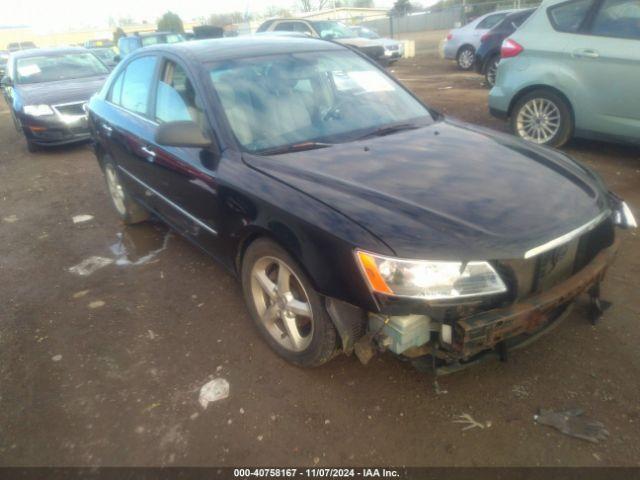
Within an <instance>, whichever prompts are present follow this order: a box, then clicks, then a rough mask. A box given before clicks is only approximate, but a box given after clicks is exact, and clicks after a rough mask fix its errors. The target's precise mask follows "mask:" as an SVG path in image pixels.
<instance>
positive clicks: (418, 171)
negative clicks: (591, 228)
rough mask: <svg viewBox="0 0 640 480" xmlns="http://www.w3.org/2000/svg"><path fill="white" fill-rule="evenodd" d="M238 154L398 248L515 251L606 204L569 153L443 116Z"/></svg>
mask: <svg viewBox="0 0 640 480" xmlns="http://www.w3.org/2000/svg"><path fill="white" fill-rule="evenodd" d="M245 161H246V162H247V163H248V164H249V165H250V166H252V167H254V168H256V169H258V170H260V171H262V172H263V173H265V174H267V175H270V176H272V177H275V178H277V179H279V180H281V181H282V182H285V183H287V184H289V185H290V186H291V187H293V188H296V189H298V190H300V191H302V192H305V193H306V194H308V195H311V196H312V197H314V198H316V199H317V200H319V201H320V202H322V203H324V204H325V205H327V206H329V207H331V208H333V209H334V210H337V211H339V212H341V213H342V214H344V215H345V216H347V217H349V218H350V219H351V220H353V221H355V222H357V223H358V224H360V225H361V226H362V227H364V228H366V229H367V230H368V231H369V232H371V233H372V234H373V235H374V236H376V237H377V238H378V239H380V240H382V241H383V242H384V243H386V244H387V245H388V246H389V248H391V249H392V250H393V251H394V252H395V254H396V255H398V256H399V257H402V258H433V259H441V260H447V259H463V260H481V259H505V258H522V257H523V255H524V253H525V252H526V251H527V250H529V249H531V248H534V247H536V246H539V245H541V244H544V243H546V242H548V241H550V240H552V239H555V238H557V237H559V236H561V235H564V234H566V233H568V232H570V231H572V230H574V229H576V228H578V227H581V226H583V225H584V224H586V223H588V222H589V221H591V220H593V219H594V218H595V217H597V216H598V215H599V214H601V213H602V212H606V211H608V210H609V203H608V196H607V190H606V188H605V187H604V185H603V184H602V182H601V180H600V179H599V178H598V177H597V176H596V175H594V174H593V173H591V172H590V171H589V170H587V169H586V168H584V167H582V166H581V165H579V164H578V163H577V162H575V161H573V160H571V159H569V157H567V156H565V155H563V154H561V153H559V152H555V151H553V150H550V149H546V148H541V147H537V146H533V145H529V144H527V143H524V142H523V141H520V140H518V139H515V138H514V137H511V136H508V135H503V134H498V133H495V132H489V131H488V130H484V129H481V128H479V127H474V126H470V125H467V124H463V123H457V122H452V121H441V122H437V123H435V124H433V125H431V126H428V127H423V128H420V129H416V130H411V131H403V132H400V133H396V134H392V135H388V136H384V137H376V138H373V139H367V140H363V141H356V142H352V143H345V144H338V145H334V146H332V147H329V148H324V149H318V150H311V151H305V152H297V153H290V154H284V155H275V156H254V155H246V154H245Z"/></svg>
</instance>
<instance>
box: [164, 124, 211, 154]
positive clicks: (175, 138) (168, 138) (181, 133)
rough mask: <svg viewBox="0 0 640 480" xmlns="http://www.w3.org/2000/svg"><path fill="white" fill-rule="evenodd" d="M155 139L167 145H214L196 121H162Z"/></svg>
mask: <svg viewBox="0 0 640 480" xmlns="http://www.w3.org/2000/svg"><path fill="white" fill-rule="evenodd" d="M155 140H156V143H157V144H159V145H164V146H167V147H189V148H207V147H211V146H213V145H214V142H213V141H212V140H211V139H210V138H207V137H206V136H205V135H204V134H203V133H202V131H201V130H200V127H199V126H198V125H196V123H195V122H167V123H162V124H160V126H158V130H156V135H155Z"/></svg>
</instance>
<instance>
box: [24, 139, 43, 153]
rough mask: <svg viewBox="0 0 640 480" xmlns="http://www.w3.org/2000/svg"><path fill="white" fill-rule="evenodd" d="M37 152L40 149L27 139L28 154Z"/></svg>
mask: <svg viewBox="0 0 640 480" xmlns="http://www.w3.org/2000/svg"><path fill="white" fill-rule="evenodd" d="M38 150H40V147H39V146H38V145H37V144H35V143H33V142H32V141H31V140H29V139H27V151H28V152H29V153H36V152H37V151H38Z"/></svg>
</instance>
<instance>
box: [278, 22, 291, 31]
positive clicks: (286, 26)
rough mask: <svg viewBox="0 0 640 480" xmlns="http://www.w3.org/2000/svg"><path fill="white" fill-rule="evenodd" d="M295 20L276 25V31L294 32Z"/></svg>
mask: <svg viewBox="0 0 640 480" xmlns="http://www.w3.org/2000/svg"><path fill="white" fill-rule="evenodd" d="M293 25H294V23H293V22H280V23H278V24H277V25H276V28H274V30H275V31H276V32H293Z"/></svg>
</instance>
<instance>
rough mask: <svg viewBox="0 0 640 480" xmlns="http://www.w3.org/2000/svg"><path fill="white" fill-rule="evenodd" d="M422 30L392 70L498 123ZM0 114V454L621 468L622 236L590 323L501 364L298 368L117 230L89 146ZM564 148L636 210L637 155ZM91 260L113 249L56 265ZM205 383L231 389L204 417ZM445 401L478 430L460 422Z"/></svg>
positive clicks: (200, 275) (84, 459)
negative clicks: (574, 427)
mask: <svg viewBox="0 0 640 480" xmlns="http://www.w3.org/2000/svg"><path fill="white" fill-rule="evenodd" d="M439 38H440V33H437V34H432V35H431V36H427V37H425V38H420V39H419V40H420V42H419V45H418V48H417V51H418V56H417V57H416V58H414V59H405V60H402V61H400V62H399V63H398V64H396V65H395V66H393V67H392V70H393V73H394V75H396V76H397V77H398V78H399V79H400V80H401V81H402V82H404V83H405V84H406V85H408V86H409V88H411V89H412V90H413V91H414V92H416V93H417V94H418V95H419V96H420V97H421V98H423V99H424V100H425V101H426V102H427V103H429V104H430V105H432V106H433V107H435V108H437V109H439V110H441V111H443V112H445V113H447V114H450V115H452V116H455V117H458V118H461V119H464V120H468V121H471V122H476V123H480V124H483V125H487V126H490V127H495V128H497V129H501V130H502V129H505V128H506V127H505V125H504V124H503V123H502V122H500V121H498V120H494V119H492V118H491V117H490V116H489V114H488V112H487V93H488V90H486V89H485V88H483V87H482V86H481V77H479V76H477V75H475V74H473V73H461V72H459V71H457V70H456V69H455V67H454V65H453V64H450V63H449V62H444V61H442V60H439V59H438V58H437V57H436V55H435V51H436V48H435V45H436V40H439ZM450 87H451V88H450ZM0 108H1V109H0V465H3V466H7V465H76V466H77V465H236V466H237V465H247V464H253V465H273V466H284V465H318V466H326V465H335V466H338V465H351V466H367V465H396V466H427V465H428V466H450V465H458V466H462V465H464V466H479V465H485V466H503V465H510V466H523V465H528V466H535V465H550V466H558V465H570V466H577V465H593V466H604V465H627V466H637V465H640V433H639V427H640V403H639V402H638V399H639V398H640V383H639V382H638V379H639V378H640V352H639V350H638V344H640V323H639V320H640V296H639V295H638V286H639V285H640V255H638V251H639V248H640V236H639V235H638V234H634V233H627V234H625V235H624V241H623V246H622V250H621V252H620V256H619V258H618V259H617V262H616V263H615V266H614V267H613V268H612V270H611V271H610V274H609V276H608V280H607V282H606V285H605V287H604V297H605V298H606V299H607V300H610V301H612V302H613V307H612V308H611V309H610V310H609V311H608V312H607V313H606V315H605V318H604V320H603V321H602V323H601V324H599V325H597V326H595V327H594V326H591V325H590V324H589V322H588V321H587V319H586V318H585V305H586V301H584V300H583V301H582V302H581V303H580V304H579V305H578V306H577V308H576V309H574V311H573V313H572V315H571V316H570V317H569V318H568V319H567V321H566V322H565V323H564V324H562V325H561V326H560V327H559V328H557V329H556V330H555V331H554V332H553V333H552V334H550V335H549V336H548V337H546V338H545V339H543V340H541V341H539V342H538V343H536V344H534V345H531V346H530V347H528V348H526V349H524V350H521V351H519V352H517V353H514V354H513V355H512V356H511V357H510V359H509V362H508V363H499V362H490V363H485V364H483V365H481V366H478V367H475V368H472V369H469V370H466V371H463V372H460V373H456V374H453V375H450V376H446V377H441V378H440V380H439V386H440V389H439V390H440V391H439V392H437V391H436V389H435V388H434V385H433V380H434V378H433V377H432V376H431V375H428V374H424V373H419V372H417V371H415V370H414V369H413V368H411V367H410V366H409V365H407V364H405V363H402V362H400V361H398V360H397V359H396V358H394V357H392V356H390V355H383V356H380V357H378V358H376V359H374V360H373V361H372V363H370V364H369V365H368V366H366V367H365V366H362V365H361V364H360V363H359V362H358V361H357V360H356V359H355V358H354V357H339V358H337V359H335V360H334V361H332V362H331V363H329V364H328V365H326V366H324V367H322V368H318V369H315V370H302V369H299V368H296V367H293V366H291V365H289V364H287V363H285V362H284V361H283V360H280V359H279V358H278V357H276V356H275V355H274V354H273V353H272V352H271V351H270V350H269V348H268V347H267V346H266V345H265V344H264V343H263V342H262V341H261V339H260V338H259V336H258V334H257V332H256V331H255V330H254V328H253V327H252V325H251V322H250V319H249V317H248V314H247V311H246V310H245V307H244V305H243V301H242V297H241V294H240V288H239V286H238V284H237V283H236V281H235V279H234V278H232V277H231V276H230V275H228V274H227V273H225V271H223V270H222V269H221V268H220V267H218V266H217V265H216V264H215V263H214V262H213V261H212V260H210V259H209V258H208V257H207V256H205V255H204V254H202V253H201V252H200V251H199V250H197V249H196V248H194V247H193V246H191V245H190V244H189V243H187V242H186V241H185V240H183V239H182V238H180V237H178V236H176V235H175V234H172V233H169V232H167V230H166V228H165V227H163V226H162V225H158V224H145V225H140V226H136V227H129V228H125V227H123V226H122V225H121V224H120V222H119V221H118V218H117V217H116V214H115V212H114V210H113V208H112V207H111V204H110V201H109V199H108V197H107V192H106V189H105V186H104V182H103V178H102V174H101V172H100V171H99V169H98V165H97V163H96V161H95V159H94V157H93V155H92V153H91V150H90V148H89V146H87V145H80V146H76V147H71V148H59V149H55V150H50V151H44V152H39V153H36V154H28V153H27V151H26V148H25V145H24V142H23V140H22V138H21V137H20V136H19V135H18V134H17V133H16V131H15V130H14V128H13V125H12V123H11V121H10V117H9V114H8V112H7V109H6V107H5V106H4V104H3V105H2V107H0ZM566 151H567V153H569V154H571V155H574V156H575V157H576V158H578V159H579V160H581V161H583V162H585V163H587V164H588V165H590V166H592V167H593V168H595V169H596V170H597V171H598V172H599V173H600V174H601V175H602V176H603V177H604V179H605V180H606V182H607V184H608V185H609V186H610V187H611V189H613V190H614V191H616V192H617V193H619V194H620V195H621V196H623V197H625V198H626V199H627V200H628V201H629V203H630V204H631V205H636V206H640V152H639V151H638V150H637V149H632V148H627V147H622V146H616V145H612V144H606V143H596V142H585V141H576V142H574V143H572V144H571V145H570V146H569V147H567V148H566ZM469 161H473V159H472V158H470V159H469ZM76 215H92V216H93V219H91V220H89V221H86V222H82V223H73V221H72V217H74V216H76ZM91 256H99V257H104V258H107V259H110V260H114V261H113V263H111V264H110V265H108V266H105V267H103V268H101V269H99V270H97V271H96V272H95V273H93V274H91V275H88V276H80V275H78V274H75V273H72V272H70V271H69V268H70V267H73V266H75V265H78V264H79V263H80V262H82V261H83V260H84V259H87V258H88V257H91ZM214 377H224V378H225V379H227V380H228V382H229V384H230V386H231V391H230V396H229V398H227V399H225V400H221V401H219V402H217V403H214V404H211V405H209V407H208V408H207V409H206V410H203V409H202V407H201V406H200V405H199V403H198V392H199V389H200V387H201V386H202V385H203V384H204V383H206V382H207V381H208V380H210V379H211V378H214ZM541 407H542V408H551V409H561V408H565V407H580V408H582V409H584V411H585V413H586V415H588V416H590V417H591V418H593V419H596V420H599V421H601V422H603V423H604V424H605V426H606V427H607V429H608V430H609V432H610V437H609V439H608V440H607V441H605V442H603V443H599V444H592V443H589V442H586V441H583V440H578V439H575V438H571V437H568V436H564V435H562V434H560V433H559V432H557V431H555V430H552V429H551V428H549V427H543V426H539V425H536V424H535V423H534V421H533V415H534V414H535V413H536V411H537V409H538V408H541ZM464 413H468V414H470V415H471V416H472V417H473V418H474V419H475V420H477V421H478V422H482V423H483V424H484V426H485V428H474V429H471V430H466V431H462V428H463V426H464V425H461V424H458V423H453V420H454V419H455V418H456V416H457V415H461V414H464Z"/></svg>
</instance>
